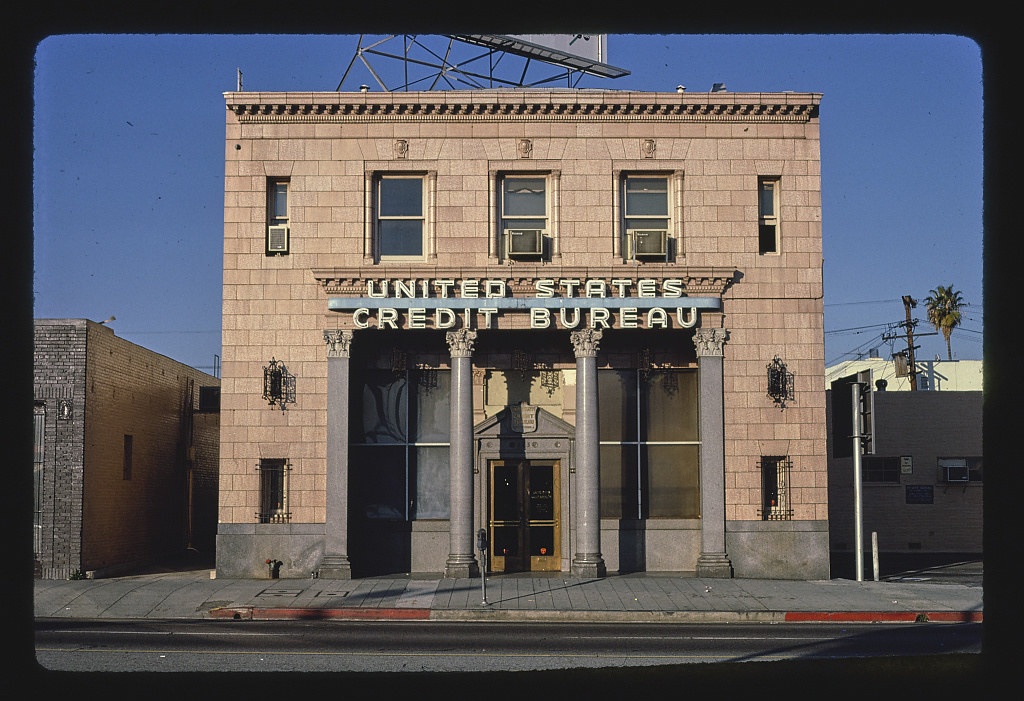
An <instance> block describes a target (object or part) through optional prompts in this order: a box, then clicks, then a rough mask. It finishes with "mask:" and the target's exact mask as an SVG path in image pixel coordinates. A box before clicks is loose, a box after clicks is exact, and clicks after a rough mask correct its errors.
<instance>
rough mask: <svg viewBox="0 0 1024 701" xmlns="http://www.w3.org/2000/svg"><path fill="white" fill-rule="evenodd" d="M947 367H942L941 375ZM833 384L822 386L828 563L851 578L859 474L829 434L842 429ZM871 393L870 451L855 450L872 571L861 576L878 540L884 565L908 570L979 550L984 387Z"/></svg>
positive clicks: (864, 535)
mask: <svg viewBox="0 0 1024 701" xmlns="http://www.w3.org/2000/svg"><path fill="white" fill-rule="evenodd" d="M953 362H956V361H953ZM959 362H960V363H966V362H968V361H959ZM851 367H856V366H855V365H853V366H851ZM867 367H870V365H868V366H867ZM951 374H952V373H951V371H950V366H946V367H945V368H944V372H943V374H942V376H943V377H946V376H949V375H951ZM933 376H934V375H933ZM933 386H934V385H933ZM835 391H837V390H829V391H828V392H827V394H828V396H829V403H828V407H829V408H828V410H827V413H828V423H829V437H830V442H831V444H832V449H831V450H830V451H829V459H828V464H829V468H828V469H829V475H828V490H829V537H830V540H831V550H832V553H833V554H832V564H833V568H835V570H836V571H838V572H840V573H841V575H842V576H853V575H855V574H856V565H855V553H856V537H857V536H856V528H857V524H856V516H855V514H856V510H855V501H856V491H855V489H856V487H855V475H854V466H853V457H852V456H851V455H850V453H851V452H852V449H851V450H848V451H837V450H836V443H837V442H838V441H837V440H836V439H835V436H837V435H841V434H842V433H843V432H842V431H836V430H834V428H833V423H834V420H833V408H834V407H835V402H836V401H843V398H842V397H835V396H833V394H834V392H835ZM840 391H841V390H840ZM873 395H874V396H873V402H872V403H873V414H874V420H873V423H874V433H873V435H872V438H871V445H872V448H871V452H870V453H867V454H865V455H862V456H861V498H860V503H861V539H862V549H863V555H864V560H863V562H864V566H865V570H868V571H865V572H862V573H861V574H862V575H864V576H865V577H868V578H870V577H871V575H872V572H871V571H870V570H871V569H872V568H873V566H874V563H873V558H872V555H873V553H872V548H873V546H874V545H875V544H876V545H877V552H878V558H879V567H880V568H881V569H882V570H883V571H892V569H893V567H894V563H896V565H895V566H897V567H900V568H909V567H913V566H915V565H920V566H927V565H929V564H933V563H938V562H949V561H953V560H956V559H961V558H967V557H969V558H977V557H981V555H982V552H983V550H984V548H983V534H984V465H983V463H984V459H983V456H984V451H983V442H982V436H983V421H982V410H983V405H984V395H983V393H982V391H981V390H969V391H964V390H960V391H956V390H948V391H942V390H938V391H934V390H933V391H929V390H918V391H890V390H888V389H886V390H885V391H878V390H877V389H874V388H873ZM851 401H852V398H851ZM852 430H853V429H852V424H851V428H850V430H849V431H847V432H846V434H845V435H852ZM837 455H838V457H837ZM872 534H875V543H874V544H873V542H872Z"/></svg>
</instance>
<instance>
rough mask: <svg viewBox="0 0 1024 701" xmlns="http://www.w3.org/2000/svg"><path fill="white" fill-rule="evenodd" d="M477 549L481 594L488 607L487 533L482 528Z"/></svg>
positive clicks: (477, 535) (484, 603) (477, 540)
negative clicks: (478, 552)
mask: <svg viewBox="0 0 1024 701" xmlns="http://www.w3.org/2000/svg"><path fill="white" fill-rule="evenodd" d="M476 549H477V550H479V551H480V592H481V594H482V596H483V605H484V606H486V605H487V531H486V530H484V529H483V528H481V529H480V530H479V531H477V532H476Z"/></svg>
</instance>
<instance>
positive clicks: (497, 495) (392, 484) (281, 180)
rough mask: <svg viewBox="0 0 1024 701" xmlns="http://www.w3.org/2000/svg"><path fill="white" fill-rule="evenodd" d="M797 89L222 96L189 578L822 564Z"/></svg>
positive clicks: (825, 570) (816, 262) (744, 570)
mask: <svg viewBox="0 0 1024 701" xmlns="http://www.w3.org/2000/svg"><path fill="white" fill-rule="evenodd" d="M820 98H821V95H820V94H817V93H799V92H784V93H732V92H704V93H701V92H685V91H675V90H673V91H670V92H632V91H615V90H591V89H587V90H582V89H569V88H565V89H546V88H543V89H542V88H516V89H494V90H490V89H487V90H483V89H481V90H465V91H461V90H460V91H427V92H371V91H360V92H324V93H292V92H288V93H260V92H232V93H226V94H225V101H226V106H227V110H226V119H227V128H226V148H225V155H226V162H225V165H226V179H225V229H224V231H225V240H224V301H223V351H222V352H223V363H222V379H221V382H222V390H221V421H222V432H221V462H220V501H219V524H218V536H217V570H218V572H219V574H220V575H221V576H226V577H258V576H267V573H268V571H269V569H268V567H273V566H274V563H278V562H279V563H280V564H279V565H277V567H278V568H279V575H280V576H281V577H283V578H288V577H304V578H308V577H310V576H320V577H331V578H352V577H365V576H374V575H382V574H390V573H441V575H442V576H444V577H470V576H479V575H480V568H481V567H483V568H486V572H487V573H488V574H494V575H500V574H502V573H513V572H544V571H546V572H565V573H572V574H574V575H577V576H583V577H599V576H604V575H606V574H608V573H614V572H637V571H647V572H682V573H693V574H695V575H696V576H702V577H757V578H778V579H821V578H828V576H829V564H828V511H827V492H828V490H827V483H826V478H827V464H826V428H825V387H824V379H823V378H824V337H823V303H822V224H821V187H820V185H821V182H820V145H819V103H820ZM481 529H483V531H484V532H485V533H486V535H487V545H488V547H487V549H486V550H480V549H478V547H477V546H478V542H477V537H478V535H477V534H478V532H479V531H480V530H481ZM268 561H270V562H271V565H268V564H267V562H268Z"/></svg>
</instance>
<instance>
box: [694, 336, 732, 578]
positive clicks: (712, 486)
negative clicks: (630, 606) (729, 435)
mask: <svg viewBox="0 0 1024 701" xmlns="http://www.w3.org/2000/svg"><path fill="white" fill-rule="evenodd" d="M726 334H727V332H726V330H725V329H697V330H696V331H695V332H694V336H693V343H694V345H695V346H696V347H697V378H698V382H699V384H700V388H699V393H700V515H701V535H700V556H699V557H698V558H697V576H698V577H719V578H729V577H732V562H731V561H730V560H729V556H728V555H726V552H725V409H724V406H725V402H724V384H723V379H722V360H723V356H724V352H723V347H724V346H725V338H726Z"/></svg>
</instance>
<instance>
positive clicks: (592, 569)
mask: <svg viewBox="0 0 1024 701" xmlns="http://www.w3.org/2000/svg"><path fill="white" fill-rule="evenodd" d="M572 573H573V574H574V575H576V576H577V577H584V578H587V579H595V578H598V577H604V576H605V575H607V574H608V570H607V568H606V567H605V564H604V558H603V557H602V556H601V553H580V554H577V555H576V557H574V558H573V560H572Z"/></svg>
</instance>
